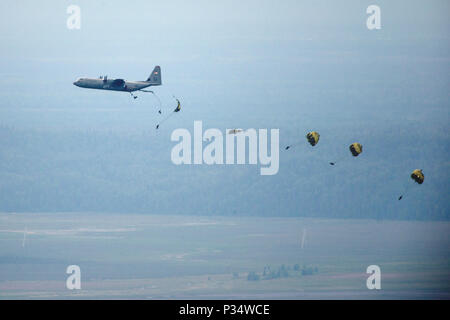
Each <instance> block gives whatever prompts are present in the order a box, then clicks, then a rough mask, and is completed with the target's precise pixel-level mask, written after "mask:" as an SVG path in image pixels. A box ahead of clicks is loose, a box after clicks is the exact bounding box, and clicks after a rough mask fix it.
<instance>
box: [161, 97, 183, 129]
mask: <svg viewBox="0 0 450 320" xmlns="http://www.w3.org/2000/svg"><path fill="white" fill-rule="evenodd" d="M173 97H174V98H175V96H173ZM175 100H177V107H176V108H175V109H174V110H173V111H172V112H171V113H169V114H168V115H167V116H166V117H165V118H164V119H162V120H161V121H160V122H159V123H158V124H157V125H156V129H159V126H160V125H161V124H162V123H163V122H165V121H166V120H167V119H169V118H170V117H171V116H173V115H174V114H175V113H176V112H179V111H180V110H181V104H180V100H178V99H177V98H175Z"/></svg>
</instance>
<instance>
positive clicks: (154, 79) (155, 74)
mask: <svg viewBox="0 0 450 320" xmlns="http://www.w3.org/2000/svg"><path fill="white" fill-rule="evenodd" d="M146 81H147V82H151V83H152V85H155V86H159V85H161V83H162V82H161V67H160V66H156V67H155V69H153V71H152V73H151V74H150V76H149V77H148V79H147V80H146Z"/></svg>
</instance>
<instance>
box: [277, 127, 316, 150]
mask: <svg viewBox="0 0 450 320" xmlns="http://www.w3.org/2000/svg"><path fill="white" fill-rule="evenodd" d="M319 138H320V134H319V133H318V132H317V131H311V132H308V133H307V134H306V140H308V142H309V144H310V145H312V146H313V147H314V146H315V145H316V144H317V143H319ZM297 144H299V142H298V143H294V144H291V145H289V146H287V147H286V148H285V150H288V149H289V148H292V147H293V146H296V145H297Z"/></svg>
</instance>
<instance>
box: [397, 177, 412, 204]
mask: <svg viewBox="0 0 450 320" xmlns="http://www.w3.org/2000/svg"><path fill="white" fill-rule="evenodd" d="M410 187H411V181H406V183H405V186H404V187H403V192H402V193H401V194H400V196H399V197H398V200H402V198H403V196H404V195H405V194H406V193H407V192H408V190H409V188H410Z"/></svg>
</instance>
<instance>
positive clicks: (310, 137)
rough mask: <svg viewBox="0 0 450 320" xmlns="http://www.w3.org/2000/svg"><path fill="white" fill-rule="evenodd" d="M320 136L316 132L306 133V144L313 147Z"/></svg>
mask: <svg viewBox="0 0 450 320" xmlns="http://www.w3.org/2000/svg"><path fill="white" fill-rule="evenodd" d="M319 138H320V134H319V133H318V132H316V131H311V132H308V134H307V135H306V139H308V142H309V144H310V145H312V146H313V147H314V146H315V145H316V144H317V143H318V142H319Z"/></svg>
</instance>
